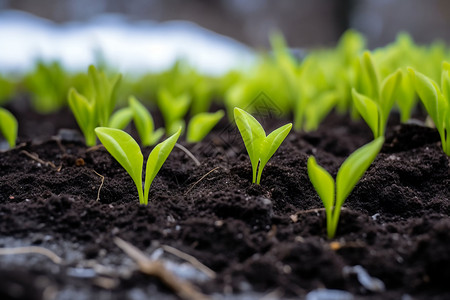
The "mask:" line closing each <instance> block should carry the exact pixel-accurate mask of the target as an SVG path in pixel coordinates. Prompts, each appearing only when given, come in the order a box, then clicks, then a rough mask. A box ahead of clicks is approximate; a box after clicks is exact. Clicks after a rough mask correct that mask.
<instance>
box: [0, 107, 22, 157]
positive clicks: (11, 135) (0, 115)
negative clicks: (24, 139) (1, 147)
mask: <svg viewBox="0 0 450 300" xmlns="http://www.w3.org/2000/svg"><path fill="white" fill-rule="evenodd" d="M17 129H18V124H17V119H16V118H15V117H14V115H13V114H12V113H10V112H9V111H8V110H6V109H4V108H1V107H0V132H1V133H2V134H3V136H4V137H5V139H6V141H7V142H8V144H9V147H10V148H14V147H15V146H16V140H17Z"/></svg>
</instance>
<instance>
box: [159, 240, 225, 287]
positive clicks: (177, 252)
mask: <svg viewBox="0 0 450 300" xmlns="http://www.w3.org/2000/svg"><path fill="white" fill-rule="evenodd" d="M161 248H163V250H164V251H166V252H169V253H170V254H172V255H175V256H177V257H178V258H181V259H184V260H185V261H187V262H188V263H190V264H191V265H192V266H194V267H195V268H197V269H198V270H200V271H202V272H203V273H205V274H206V275H207V276H208V277H209V278H212V279H214V278H216V272H214V271H213V270H211V269H210V268H208V267H207V266H205V265H204V264H202V263H201V262H200V261H199V260H198V259H196V258H195V257H193V256H192V255H189V254H187V253H185V252H183V251H181V250H178V249H177V248H174V247H171V246H168V245H162V246H161Z"/></svg>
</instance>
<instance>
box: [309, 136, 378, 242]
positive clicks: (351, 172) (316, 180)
mask: <svg viewBox="0 0 450 300" xmlns="http://www.w3.org/2000/svg"><path fill="white" fill-rule="evenodd" d="M383 143H384V137H382V136H381V137H379V138H377V139H375V140H373V141H372V142H370V143H368V144H366V145H364V146H362V147H361V148H359V149H357V150H356V151H355V152H353V153H352V154H351V155H350V156H349V157H348V158H347V159H346V160H345V161H344V163H343V164H342V166H341V167H340V169H339V171H338V174H337V176H336V184H335V182H334V180H333V178H332V177H331V175H330V174H329V173H328V172H327V171H326V170H325V169H324V168H322V167H321V166H319V165H318V164H317V162H316V159H315V158H314V156H310V157H309V159H308V175H309V179H310V180H311V183H312V184H313V186H314V188H315V189H316V191H317V193H318V194H319V197H320V199H322V202H323V205H324V206H325V212H326V216H327V233H328V238H330V239H332V238H333V237H334V236H335V234H336V229H337V225H338V221H339V215H340V213H341V207H342V205H343V204H344V201H345V199H347V197H348V195H349V194H350V192H351V191H352V190H353V188H354V187H355V185H356V184H357V183H358V181H359V179H360V178H361V177H362V176H363V175H364V173H365V172H366V170H367V168H369V166H370V164H371V163H372V162H373V161H374V159H375V157H376V156H377V154H378V152H380V149H381V147H382V146H383Z"/></svg>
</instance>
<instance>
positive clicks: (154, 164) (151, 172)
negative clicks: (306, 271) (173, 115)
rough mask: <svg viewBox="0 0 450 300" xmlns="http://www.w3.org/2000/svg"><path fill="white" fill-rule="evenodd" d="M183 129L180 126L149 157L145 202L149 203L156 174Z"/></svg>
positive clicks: (146, 170) (146, 171)
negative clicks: (149, 195)
mask: <svg viewBox="0 0 450 300" xmlns="http://www.w3.org/2000/svg"><path fill="white" fill-rule="evenodd" d="M181 129H182V128H181V127H180V128H179V129H178V131H177V132H176V133H175V134H173V135H172V136H171V137H169V138H167V139H166V140H165V141H163V142H161V143H159V144H158V145H156V147H155V148H154V149H153V150H152V152H151V153H150V155H149V157H148V160H147V166H146V168H145V187H144V199H145V202H144V204H147V203H148V194H149V191H150V186H151V184H152V182H153V179H155V176H156V174H158V172H159V170H160V169H161V167H162V165H163V164H164V162H165V161H166V159H167V157H168V156H169V154H170V152H172V149H173V147H174V146H175V144H176V142H177V140H178V138H179V137H180V134H181Z"/></svg>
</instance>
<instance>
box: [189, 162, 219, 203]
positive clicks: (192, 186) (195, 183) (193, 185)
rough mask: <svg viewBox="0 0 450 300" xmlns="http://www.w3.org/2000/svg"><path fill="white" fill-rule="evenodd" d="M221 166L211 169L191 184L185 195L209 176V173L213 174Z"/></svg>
mask: <svg viewBox="0 0 450 300" xmlns="http://www.w3.org/2000/svg"><path fill="white" fill-rule="evenodd" d="M219 168H220V167H215V168H214V169H212V170H210V171H209V172H208V173H206V174H205V175H203V176H202V177H201V178H200V179H199V180H197V181H196V182H194V184H192V185H191V187H190V188H189V189H188V190H187V191H186V192H185V193H184V195H185V196H186V195H187V194H189V192H190V191H192V189H193V188H194V187H195V186H196V185H197V184H198V183H199V182H200V181H202V180H203V179H204V178H205V177H206V176H208V175H209V174H211V173H212V172H214V171H215V170H217V169H219Z"/></svg>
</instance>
